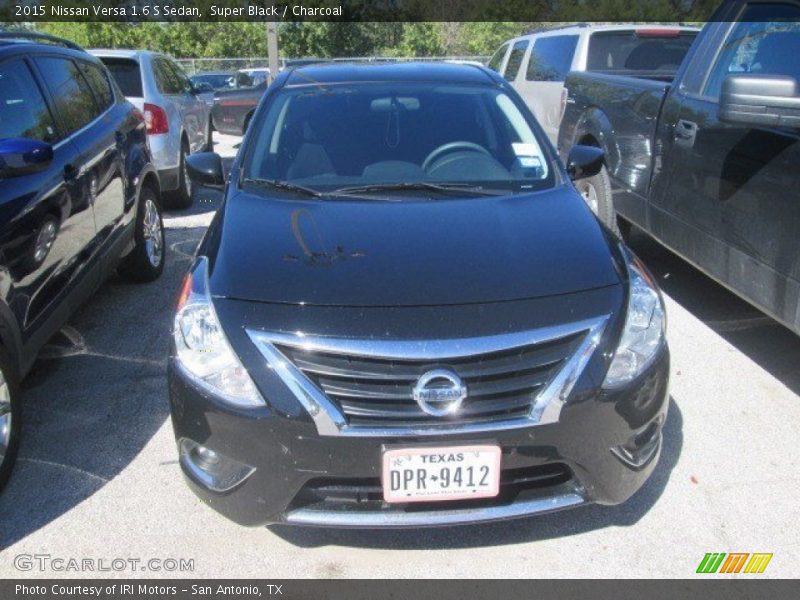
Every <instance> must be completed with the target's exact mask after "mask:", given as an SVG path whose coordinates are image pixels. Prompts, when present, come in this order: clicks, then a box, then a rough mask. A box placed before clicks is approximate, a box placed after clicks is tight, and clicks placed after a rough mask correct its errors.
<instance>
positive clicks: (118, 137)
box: [36, 56, 125, 254]
mask: <svg viewBox="0 0 800 600" xmlns="http://www.w3.org/2000/svg"><path fill="white" fill-rule="evenodd" d="M36 65H37V67H38V68H39V71H40V72H41V73H42V76H43V78H44V80H45V82H46V85H47V86H48V88H50V92H51V94H52V95H53V97H54V98H56V106H57V107H58V108H59V112H64V113H65V114H66V115H67V117H66V118H67V119H68V120H69V121H70V123H71V124H70V125H69V127H70V129H71V131H72V133H71V135H72V142H73V143H74V144H75V145H76V146H77V147H78V150H79V151H80V156H81V173H82V175H83V177H85V178H86V181H87V186H88V202H89V205H90V206H91V209H92V217H93V219H94V236H93V241H92V243H91V250H92V253H93V254H102V251H103V249H104V248H105V246H106V243H107V242H108V241H109V240H110V239H111V237H112V233H113V232H114V230H115V228H116V227H117V226H119V223H120V221H121V219H122V215H123V212H124V205H125V189H124V183H123V176H122V173H123V166H122V157H121V152H120V149H121V147H122V144H123V143H124V141H125V140H124V135H125V134H124V132H122V131H121V130H119V129H118V123H116V122H115V121H114V117H113V115H112V114H111V109H112V106H113V96H112V95H111V93H110V88H109V87H108V81H107V80H106V81H105V84H106V88H105V92H104V96H103V97H102V98H101V97H99V95H98V94H99V92H94V91H93V90H92V87H91V86H90V85H89V82H88V81H87V79H86V75H87V74H89V73H90V71H89V70H88V68H89V67H90V66H93V65H90V64H89V63H87V62H85V61H80V60H72V59H70V58H66V57H61V56H47V57H41V58H37V59H36ZM97 76H98V75H97V74H95V75H94V76H92V79H95V78H96V77H97ZM101 76H102V75H101ZM95 83H97V82H95ZM67 90H69V92H67ZM66 93H69V94H72V95H73V97H74V98H76V99H80V102H81V108H80V109H81V111H82V116H81V118H80V120H76V119H75V118H74V117H73V116H71V113H70V112H68V111H73V112H74V110H75V109H74V108H73V107H67V106H66V105H65V103H64V102H63V101H62V100H61V98H62V97H64V95H65V94H66ZM73 121H74V122H73Z"/></svg>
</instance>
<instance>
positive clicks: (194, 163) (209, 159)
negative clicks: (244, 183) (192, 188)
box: [186, 152, 225, 188]
mask: <svg viewBox="0 0 800 600" xmlns="http://www.w3.org/2000/svg"><path fill="white" fill-rule="evenodd" d="M186 169H187V170H188V171H189V178H190V179H191V180H192V183H194V184H197V185H202V186H206V187H216V188H221V187H222V186H224V185H225V172H224V170H223V168H222V158H220V156H219V154H216V153H214V152H199V153H197V154H190V155H189V156H187V157H186Z"/></svg>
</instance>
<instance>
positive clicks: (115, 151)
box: [0, 33, 165, 489]
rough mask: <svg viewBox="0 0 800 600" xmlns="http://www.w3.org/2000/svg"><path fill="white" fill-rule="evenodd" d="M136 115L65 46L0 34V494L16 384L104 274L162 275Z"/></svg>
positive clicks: (100, 72)
mask: <svg viewBox="0 0 800 600" xmlns="http://www.w3.org/2000/svg"><path fill="white" fill-rule="evenodd" d="M145 136H146V133H145V122H144V117H143V116H142V114H141V112H139V111H138V110H137V109H136V108H135V107H134V106H133V105H132V104H130V103H129V102H128V101H126V100H125V98H124V96H123V95H122V93H121V92H120V91H119V89H118V87H117V84H116V83H115V82H114V80H113V78H112V77H110V76H109V73H108V71H107V70H106V68H105V67H104V66H103V63H101V62H100V61H99V60H98V59H96V58H94V57H93V56H91V55H90V54H88V53H86V52H84V51H83V50H82V49H81V48H80V47H78V46H76V45H75V44H72V43H71V42H68V41H65V40H62V39H59V38H54V37H51V36H46V35H42V34H33V33H0V489H2V487H3V485H4V484H5V483H6V481H7V480H8V477H9V474H10V472H11V468H12V465H13V462H14V459H15V456H16V453H17V448H18V445H19V437H20V431H21V427H20V426H21V407H20V379H21V378H22V377H23V376H24V375H25V374H26V373H27V371H28V370H29V369H30V367H31V365H32V364H33V362H34V360H35V358H36V355H37V352H38V351H39V349H40V348H41V347H42V345H43V344H44V343H45V342H46V341H47V340H48V338H50V337H51V336H52V335H53V334H54V333H55V332H57V331H58V330H59V329H60V328H61V326H62V325H63V324H64V322H65V321H66V320H67V319H68V318H69V316H70V314H71V313H72V312H73V311H74V310H75V309H76V308H77V307H78V306H79V305H80V303H81V302H83V301H84V300H86V299H87V298H88V297H89V296H90V295H91V294H92V293H93V292H94V291H95V290H96V289H97V288H98V287H99V286H100V285H101V283H102V282H103V281H104V280H105V278H106V277H107V276H108V275H109V274H110V273H111V272H112V271H114V270H116V271H117V272H118V273H119V274H120V275H121V276H123V277H125V278H127V279H130V280H135V281H152V280H154V279H156V278H157V277H158V276H159V275H160V274H161V272H162V271H163V270H164V258H165V256H164V230H163V224H162V220H161V202H160V189H159V182H158V176H157V173H156V171H155V169H154V168H153V165H152V164H151V159H150V153H149V150H148V147H147V141H146V137H145Z"/></svg>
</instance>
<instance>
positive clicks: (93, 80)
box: [78, 62, 114, 111]
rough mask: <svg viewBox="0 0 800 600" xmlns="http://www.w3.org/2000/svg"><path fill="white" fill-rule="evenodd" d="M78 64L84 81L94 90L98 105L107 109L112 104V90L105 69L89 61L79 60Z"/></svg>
mask: <svg viewBox="0 0 800 600" xmlns="http://www.w3.org/2000/svg"><path fill="white" fill-rule="evenodd" d="M78 64H79V65H80V67H81V72H82V73H83V76H84V77H85V78H86V81H88V82H89V87H91V88H92V92H94V97H95V98H96V100H97V103H98V104H99V105H100V109H101V110H104V111H105V110H107V109H108V108H109V107H111V105H112V104H114V92H113V91H112V90H111V84H110V83H109V81H108V76H107V75H106V73H105V71H104V70H103V69H101V68H100V67H98V66H97V65H93V64H91V63H86V62H80V63H78Z"/></svg>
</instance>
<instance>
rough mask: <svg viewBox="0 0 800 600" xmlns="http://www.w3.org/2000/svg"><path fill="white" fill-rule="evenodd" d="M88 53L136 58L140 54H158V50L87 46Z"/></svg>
mask: <svg viewBox="0 0 800 600" xmlns="http://www.w3.org/2000/svg"><path fill="white" fill-rule="evenodd" d="M87 52H88V53H89V54H93V55H95V56H101V57H109V58H136V59H138V58H139V57H140V56H145V55H147V56H158V55H159V53H158V52H150V51H149V50H131V49H127V48H117V49H111V48H89V49H88V50H87Z"/></svg>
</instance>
